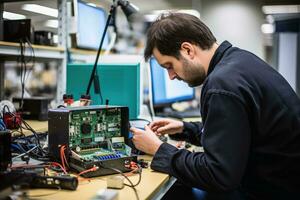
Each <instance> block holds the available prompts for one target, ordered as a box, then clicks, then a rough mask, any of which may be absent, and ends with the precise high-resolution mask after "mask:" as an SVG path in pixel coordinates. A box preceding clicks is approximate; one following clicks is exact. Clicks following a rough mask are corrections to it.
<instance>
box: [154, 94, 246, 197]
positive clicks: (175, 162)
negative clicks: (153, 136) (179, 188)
mask: <svg viewBox="0 0 300 200" xmlns="http://www.w3.org/2000/svg"><path fill="white" fill-rule="evenodd" d="M207 95H208V96H207V98H205V102H204V108H206V110H205V111H204V113H205V119H203V122H204V123H203V124H204V126H203V128H204V130H203V133H202V145H203V148H204V152H194V153H192V152H189V151H188V150H184V149H181V150H178V149H177V148H175V147H173V146H172V145H170V144H167V143H164V144H162V145H161V146H160V148H159V149H158V151H157V153H156V154H155V155H154V158H153V161H152V163H151V168H152V169H154V170H157V171H160V172H164V173H168V174H170V175H172V176H174V177H176V178H177V179H178V180H179V181H181V182H183V183H185V184H187V185H188V186H191V187H197V188H200V189H203V190H206V191H213V192H224V191H230V190H233V189H236V188H237V187H238V185H239V184H240V182H241V179H242V177H243V174H244V171H245V168H246V164H247V159H248V153H249V147H250V133H251V130H250V125H249V119H248V115H247V111H246V107H245V105H244V104H243V102H242V101H241V100H240V99H239V98H238V97H237V96H235V95H234V94H230V93H210V94H207Z"/></svg>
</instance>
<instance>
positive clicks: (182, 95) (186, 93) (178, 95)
mask: <svg viewBox="0 0 300 200" xmlns="http://www.w3.org/2000/svg"><path fill="white" fill-rule="evenodd" d="M150 74H151V86H152V87H151V92H152V102H153V107H154V110H155V111H156V113H159V115H164V116H171V117H172V115H173V116H174V115H175V114H176V115H177V114H178V118H181V117H179V115H180V113H179V112H177V113H175V112H176V111H172V110H171V106H172V104H173V103H177V102H182V101H191V100H194V99H195V89H194V88H191V87H189V86H188V84H187V83H185V82H183V81H179V80H177V79H175V80H170V78H169V75H168V72H167V70H165V69H163V68H162V67H161V66H160V65H159V63H158V62H157V60H156V59H155V58H153V57H152V58H151V59H150ZM190 114H191V116H199V115H200V110H199V109H198V110H197V109H196V110H195V112H193V113H190Z"/></svg>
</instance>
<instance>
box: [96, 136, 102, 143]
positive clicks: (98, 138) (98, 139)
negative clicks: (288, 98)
mask: <svg viewBox="0 0 300 200" xmlns="http://www.w3.org/2000/svg"><path fill="white" fill-rule="evenodd" d="M102 141H104V137H95V142H102Z"/></svg>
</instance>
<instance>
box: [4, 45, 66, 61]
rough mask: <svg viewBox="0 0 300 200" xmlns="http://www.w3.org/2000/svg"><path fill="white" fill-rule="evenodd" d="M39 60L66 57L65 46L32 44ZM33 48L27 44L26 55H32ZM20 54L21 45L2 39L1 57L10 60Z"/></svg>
mask: <svg viewBox="0 0 300 200" xmlns="http://www.w3.org/2000/svg"><path fill="white" fill-rule="evenodd" d="M32 47H33V50H34V55H35V58H36V59H37V60H51V59H55V60H60V59H64V52H65V48H63V47H52V46H42V45H32ZM31 52H32V50H31V49H30V47H29V46H26V50H25V56H32V55H31ZM18 56H20V45H19V44H18V43H13V42H5V41H0V58H2V59H5V60H9V59H15V58H16V57H18Z"/></svg>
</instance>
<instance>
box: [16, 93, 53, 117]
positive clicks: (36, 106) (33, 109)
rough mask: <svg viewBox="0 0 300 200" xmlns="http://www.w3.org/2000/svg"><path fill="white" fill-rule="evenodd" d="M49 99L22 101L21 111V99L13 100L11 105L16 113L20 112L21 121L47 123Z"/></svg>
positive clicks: (25, 99)
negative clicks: (32, 120) (28, 120)
mask: <svg viewBox="0 0 300 200" xmlns="http://www.w3.org/2000/svg"><path fill="white" fill-rule="evenodd" d="M50 100H51V99H49V98H46V97H30V98H24V99H23V109H22V110H20V109H21V101H22V99H21V98H19V97H15V98H13V104H14V106H15V108H16V110H17V111H20V112H21V116H22V118H23V119H34V120H39V121H47V119H48V105H49V103H50Z"/></svg>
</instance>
